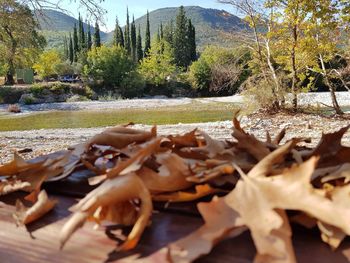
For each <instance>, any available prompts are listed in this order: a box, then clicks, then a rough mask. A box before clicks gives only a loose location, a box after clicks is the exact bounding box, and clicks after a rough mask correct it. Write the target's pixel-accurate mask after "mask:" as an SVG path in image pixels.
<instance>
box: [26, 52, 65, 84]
mask: <svg viewBox="0 0 350 263" xmlns="http://www.w3.org/2000/svg"><path fill="white" fill-rule="evenodd" d="M60 63H62V60H61V58H60V55H59V54H58V52H57V51H56V50H49V51H45V52H43V53H42V54H41V55H40V57H39V60H38V62H37V63H36V64H34V66H33V68H34V70H35V71H36V72H37V73H38V75H39V76H40V77H41V78H42V79H48V78H49V77H50V76H52V75H54V74H57V72H56V67H57V65H58V64H60Z"/></svg>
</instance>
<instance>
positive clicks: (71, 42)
mask: <svg viewBox="0 0 350 263" xmlns="http://www.w3.org/2000/svg"><path fill="white" fill-rule="evenodd" d="M68 49H69V61H70V63H73V62H74V47H73V40H72V35H71V34H70V33H69V48H68Z"/></svg>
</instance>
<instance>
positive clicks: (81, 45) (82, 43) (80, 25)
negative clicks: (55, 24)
mask: <svg viewBox="0 0 350 263" xmlns="http://www.w3.org/2000/svg"><path fill="white" fill-rule="evenodd" d="M78 39H79V50H83V49H84V48H85V47H86V45H85V32H84V24H83V21H82V20H81V16H80V13H79V20H78Z"/></svg>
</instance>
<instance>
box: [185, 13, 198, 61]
mask: <svg viewBox="0 0 350 263" xmlns="http://www.w3.org/2000/svg"><path fill="white" fill-rule="evenodd" d="M187 38H188V45H189V54H190V59H191V61H195V60H196V59H197V46H196V29H195V27H194V26H193V25H192V21H191V19H189V20H188V27H187Z"/></svg>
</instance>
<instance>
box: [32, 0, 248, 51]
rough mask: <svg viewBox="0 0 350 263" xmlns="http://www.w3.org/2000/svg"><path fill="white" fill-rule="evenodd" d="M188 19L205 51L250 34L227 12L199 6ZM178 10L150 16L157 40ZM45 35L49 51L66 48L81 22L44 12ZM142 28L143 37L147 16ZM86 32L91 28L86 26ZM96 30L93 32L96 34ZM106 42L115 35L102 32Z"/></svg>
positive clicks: (142, 19)
mask: <svg viewBox="0 0 350 263" xmlns="http://www.w3.org/2000/svg"><path fill="white" fill-rule="evenodd" d="M185 11H186V14H187V17H189V18H191V20H192V23H193V25H194V26H195V27H196V31H197V36H196V37H197V44H198V46H199V47H200V48H201V47H203V46H205V45H207V44H214V45H219V46H233V45H237V43H238V36H239V34H237V33H239V32H242V31H243V30H247V26H246V25H245V24H244V22H243V21H242V19H240V18H239V17H237V16H235V15H232V14H230V13H228V12H227V11H224V10H218V9H208V8H202V7H199V6H187V7H185ZM177 12H178V7H168V8H161V9H157V10H155V11H152V12H150V25H151V35H152V36H154V35H155V34H156V32H157V30H158V27H159V26H160V24H161V23H163V25H165V24H166V23H169V22H170V21H171V20H173V21H175V19H176V15H177ZM37 18H38V21H39V24H40V27H41V29H42V33H43V34H44V36H45V37H46V39H47V41H48V48H52V47H62V45H63V38H64V36H65V35H66V36H68V34H69V32H72V31H73V27H74V24H77V23H78V20H77V19H75V18H74V17H71V16H69V15H67V14H64V13H62V12H59V11H55V10H43V11H42V14H37ZM135 23H136V25H137V26H139V25H140V27H141V33H142V36H144V31H145V28H146V15H144V16H142V17H140V18H138V19H136V20H135ZM84 28H85V30H86V29H87V28H88V25H87V24H86V23H84ZM93 30H94V29H93V28H92V31H93ZM101 39H102V41H103V42H111V41H112V39H113V32H110V33H105V32H101Z"/></svg>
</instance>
